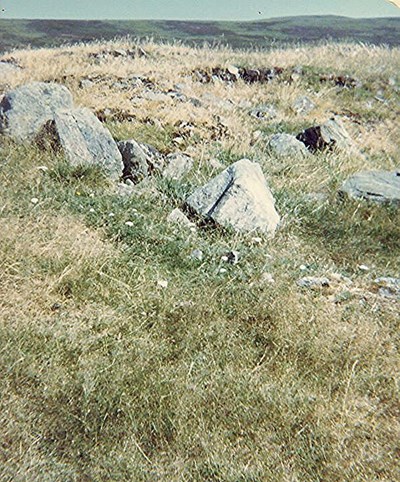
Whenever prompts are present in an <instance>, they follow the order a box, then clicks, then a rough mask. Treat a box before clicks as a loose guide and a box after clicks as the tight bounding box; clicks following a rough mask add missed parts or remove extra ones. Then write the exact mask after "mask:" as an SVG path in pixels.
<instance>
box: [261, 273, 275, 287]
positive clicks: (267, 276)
mask: <svg viewBox="0 0 400 482" xmlns="http://www.w3.org/2000/svg"><path fill="white" fill-rule="evenodd" d="M273 283H275V279H274V277H273V276H272V274H271V273H263V274H262V275H261V277H260V284H261V285H264V284H273Z"/></svg>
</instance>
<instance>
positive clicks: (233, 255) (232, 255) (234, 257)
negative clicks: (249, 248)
mask: <svg viewBox="0 0 400 482" xmlns="http://www.w3.org/2000/svg"><path fill="white" fill-rule="evenodd" d="M226 258H227V261H228V263H230V264H238V263H239V259H240V253H239V251H230V252H229V253H228V254H227V255H226Z"/></svg>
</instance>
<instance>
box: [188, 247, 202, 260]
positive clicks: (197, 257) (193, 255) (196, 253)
mask: <svg viewBox="0 0 400 482" xmlns="http://www.w3.org/2000/svg"><path fill="white" fill-rule="evenodd" d="M190 257H191V258H192V259H195V260H197V261H203V251H202V250H201V249H194V250H193V251H192V252H191V254H190Z"/></svg>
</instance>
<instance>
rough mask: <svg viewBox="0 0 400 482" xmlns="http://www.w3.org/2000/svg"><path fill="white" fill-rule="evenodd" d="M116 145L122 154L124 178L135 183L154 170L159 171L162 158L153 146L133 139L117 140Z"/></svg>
mask: <svg viewBox="0 0 400 482" xmlns="http://www.w3.org/2000/svg"><path fill="white" fill-rule="evenodd" d="M117 146H118V149H119V151H120V153H121V154H122V161H123V164H124V170H123V178H124V179H129V180H130V181H132V182H133V183H134V184H137V183H138V182H140V181H142V180H143V179H145V178H147V177H149V176H150V175H151V174H153V173H154V172H155V171H158V172H161V170H162V168H163V166H164V158H163V156H162V154H161V153H160V152H159V151H157V149H155V148H154V147H152V146H150V145H148V144H141V143H139V142H136V141H135V140H134V139H130V140H127V141H121V142H118V143H117Z"/></svg>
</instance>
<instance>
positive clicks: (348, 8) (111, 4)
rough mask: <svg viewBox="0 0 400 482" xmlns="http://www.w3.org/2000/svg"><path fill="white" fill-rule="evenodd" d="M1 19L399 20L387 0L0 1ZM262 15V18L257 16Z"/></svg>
mask: <svg viewBox="0 0 400 482" xmlns="http://www.w3.org/2000/svg"><path fill="white" fill-rule="evenodd" d="M0 7H1V8H5V10H6V11H5V12H0V18H63V19H67V18H70V19H124V20H139V19H181V20H189V19H190V20H253V19H257V18H271V17H283V16H288V15H329V14H333V15H344V16H349V17H395V16H396V17H397V16H400V9H398V8H396V7H395V6H394V5H392V4H390V3H387V2H386V1H385V0H336V1H335V0H331V1H329V0H0ZM259 11H260V12H261V15H260V14H259Z"/></svg>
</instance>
